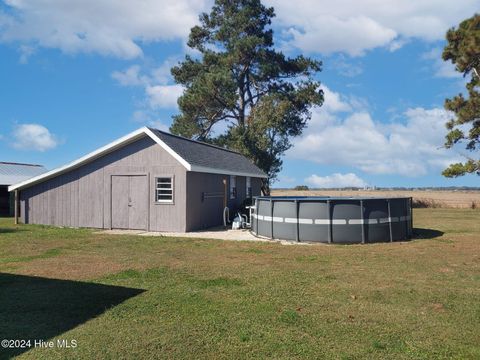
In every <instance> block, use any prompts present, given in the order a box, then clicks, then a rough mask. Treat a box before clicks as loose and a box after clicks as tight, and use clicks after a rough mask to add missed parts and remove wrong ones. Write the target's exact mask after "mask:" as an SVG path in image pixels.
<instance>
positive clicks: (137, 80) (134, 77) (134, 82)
mask: <svg viewBox="0 0 480 360" xmlns="http://www.w3.org/2000/svg"><path fill="white" fill-rule="evenodd" d="M112 78H113V79H115V80H117V81H118V83H119V84H120V85H122V86H138V85H143V84H145V83H146V82H148V81H147V78H145V77H144V76H140V66H139V65H132V66H130V67H129V68H127V69H126V70H125V71H114V72H113V73H112Z"/></svg>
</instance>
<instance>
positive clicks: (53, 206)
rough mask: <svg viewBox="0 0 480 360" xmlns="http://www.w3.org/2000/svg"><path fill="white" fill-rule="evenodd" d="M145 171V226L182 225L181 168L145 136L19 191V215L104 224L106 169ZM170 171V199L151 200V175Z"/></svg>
mask: <svg viewBox="0 0 480 360" xmlns="http://www.w3.org/2000/svg"><path fill="white" fill-rule="evenodd" d="M139 174H142V175H147V176H148V178H149V189H148V191H149V206H148V211H147V213H146V214H145V216H146V217H148V219H149V229H148V230H151V231H185V227H186V223H185V193H186V170H185V168H184V167H183V166H182V165H181V164H180V163H179V162H178V161H177V160H175V159H174V158H173V157H172V156H171V155H169V154H168V153H167V152H165V151H164V150H163V149H162V148H161V147H160V146H158V145H157V144H156V143H155V142H154V141H153V140H152V139H150V138H148V137H145V138H142V139H140V140H137V141H135V142H133V143H131V144H128V145H126V146H124V147H122V148H121V149H118V150H116V151H114V152H112V153H110V154H107V155H105V156H103V157H101V158H99V159H97V160H94V161H92V162H91V163H89V164H86V165H84V166H82V167H80V168H78V169H75V170H72V171H70V172H68V173H66V174H63V175H59V176H57V177H55V178H53V179H50V180H47V181H45V182H42V183H40V184H37V185H34V186H32V187H30V188H27V189H24V190H22V191H21V192H20V206H21V220H22V221H23V222H25V223H31V224H46V225H57V226H72V227H92V228H110V226H111V177H112V175H139ZM169 175H172V176H174V187H175V190H174V204H173V205H172V204H157V203H155V199H154V189H155V177H157V176H169Z"/></svg>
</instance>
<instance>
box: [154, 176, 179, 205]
mask: <svg viewBox="0 0 480 360" xmlns="http://www.w3.org/2000/svg"><path fill="white" fill-rule="evenodd" d="M159 179H170V188H159V187H158V184H159V182H158V180H159ZM160 190H170V192H171V199H170V200H159V199H158V196H159V194H158V191H160ZM164 195H165V194H164ZM154 196H155V198H154V201H155V204H166V205H168V204H174V203H175V177H174V176H173V175H158V176H155V181H154Z"/></svg>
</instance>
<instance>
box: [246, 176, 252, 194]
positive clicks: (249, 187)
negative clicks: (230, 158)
mask: <svg viewBox="0 0 480 360" xmlns="http://www.w3.org/2000/svg"><path fill="white" fill-rule="evenodd" d="M245 183H246V189H245V193H246V194H247V198H251V197H252V178H251V177H250V176H247V180H246V182H245Z"/></svg>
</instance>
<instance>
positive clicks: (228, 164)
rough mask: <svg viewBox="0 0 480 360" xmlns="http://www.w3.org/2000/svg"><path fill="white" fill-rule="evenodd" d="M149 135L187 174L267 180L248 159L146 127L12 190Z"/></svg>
mask: <svg viewBox="0 0 480 360" xmlns="http://www.w3.org/2000/svg"><path fill="white" fill-rule="evenodd" d="M145 136H148V137H150V138H151V139H152V140H153V141H155V142H156V143H157V144H158V145H160V146H161V147H162V148H163V149H164V150H165V151H167V152H168V153H169V154H170V155H172V156H173V157H174V158H175V159H176V160H177V161H178V162H179V163H180V164H182V165H183V166H184V167H185V168H186V169H187V171H196V172H204V173H213V174H225V175H239V176H251V177H260V178H266V177H267V175H266V174H265V173H264V172H263V171H262V170H260V169H259V168H258V167H257V166H255V165H254V164H253V163H252V162H251V161H250V160H249V159H247V158H246V157H245V156H243V155H241V154H239V153H237V152H235V151H231V150H228V149H224V148H221V147H218V146H215V145H211V144H207V143H203V142H200V141H195V140H191V139H187V138H184V137H181V136H176V135H172V134H169V133H167V132H164V131H160V130H157V129H150V128H148V127H142V128H140V129H138V130H135V131H133V132H131V133H130V134H128V135H125V136H123V137H121V138H120V139H117V140H115V141H113V142H111V143H110V144H107V145H105V146H103V147H101V148H100V149H97V150H95V151H93V152H91V153H90V154H87V155H85V156H83V157H81V158H80V159H77V160H75V161H73V162H71V163H69V164H67V165H64V166H62V167H59V168H57V169H54V170H51V171H49V172H46V173H43V174H41V175H38V176H35V177H33V178H31V179H28V180H25V181H22V182H19V183H14V185H11V186H9V188H8V190H9V191H12V190H15V189H24V188H27V187H29V186H32V185H34V184H37V183H40V182H42V181H45V180H48V179H50V178H53V177H55V176H58V175H61V174H64V173H66V172H68V171H70V170H73V169H76V168H78V167H80V166H82V165H85V164H87V163H89V162H91V161H93V160H95V159H98V158H99V157H101V156H104V155H106V154H108V153H111V152H113V151H115V150H117V149H119V148H121V147H123V146H125V145H127V144H129V143H132V142H134V141H136V140H138V139H140V138H143V137H145Z"/></svg>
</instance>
